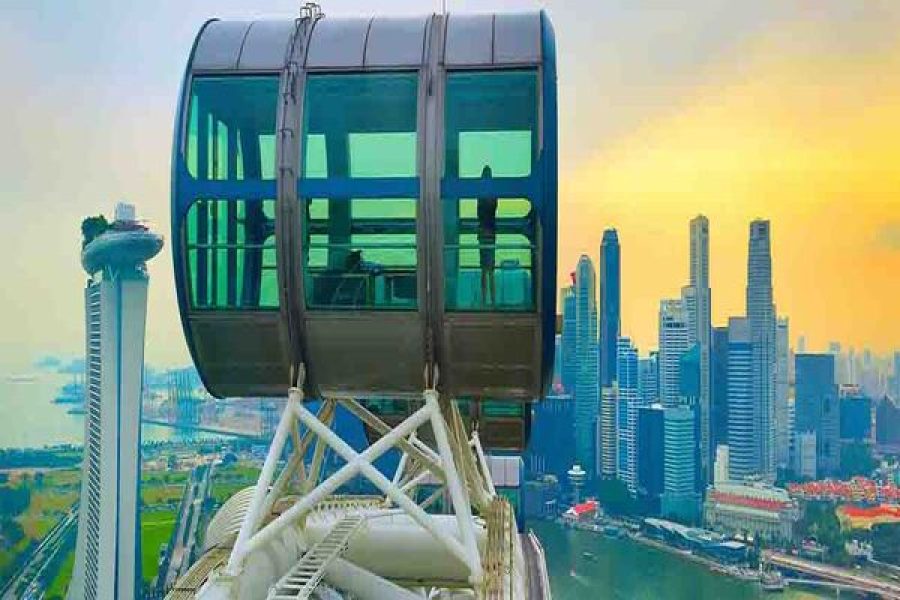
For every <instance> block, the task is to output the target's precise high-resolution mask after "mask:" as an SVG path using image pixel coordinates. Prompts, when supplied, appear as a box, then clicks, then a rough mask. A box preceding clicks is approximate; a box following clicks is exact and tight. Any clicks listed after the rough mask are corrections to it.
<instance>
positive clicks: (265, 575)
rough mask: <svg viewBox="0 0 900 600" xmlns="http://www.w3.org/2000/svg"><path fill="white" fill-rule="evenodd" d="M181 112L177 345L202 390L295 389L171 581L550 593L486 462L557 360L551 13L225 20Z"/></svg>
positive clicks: (374, 595)
mask: <svg viewBox="0 0 900 600" xmlns="http://www.w3.org/2000/svg"><path fill="white" fill-rule="evenodd" d="M177 115H178V116H177V122H176V126H175V140H174V148H173V156H172V238H173V240H174V242H173V256H174V262H175V279H176V283H177V291H178V302H179V309H180V313H181V319H182V325H183V327H184V332H185V336H186V338H187V342H188V347H189V349H190V351H191V354H192V357H193V359H194V362H195V364H196V366H197V369H198V371H199V373H200V376H201V378H202V379H203V382H204V384H205V386H206V388H207V389H208V390H209V391H210V392H211V393H212V394H213V395H215V396H232V397H233V396H246V397H265V396H270V397H271V396H276V397H277V396H281V397H284V396H287V398H288V402H287V405H286V408H285V410H284V412H283V414H282V415H281V419H280V421H279V423H278V426H277V427H276V429H275V432H274V435H273V438H272V441H271V446H270V448H269V452H268V455H267V457H266V460H265V463H264V465H263V468H262V472H261V474H260V476H259V481H258V482H257V484H256V485H255V486H254V487H251V488H247V489H245V490H243V491H241V492H238V493H237V494H235V495H234V496H233V497H232V498H231V499H230V500H228V501H227V502H226V503H225V504H224V505H223V506H222V508H221V509H220V510H219V512H218V513H217V514H216V515H215V516H214V517H213V520H212V522H211V524H210V526H209V529H208V530H207V535H206V540H205V553H204V554H203V556H201V558H200V559H199V560H198V561H197V562H196V563H195V565H194V566H193V567H192V568H191V569H190V571H189V572H188V573H187V574H186V575H185V576H184V577H183V578H182V579H181V580H180V581H178V582H177V583H176V586H175V588H174V589H173V590H172V591H171V592H170V597H171V598H193V597H198V598H214V599H219V598H222V599H224V598H234V599H245V598H246V599H255V598H279V599H287V598H347V597H353V598H361V599H371V600H380V599H388V598H390V599H405V598H409V599H413V598H417V599H421V598H442V599H450V598H503V599H513V598H514V599H516V600H519V599H526V598H547V597H549V586H548V585H547V577H546V568H545V566H544V559H543V554H542V551H541V549H540V545H539V543H538V542H537V539H536V538H535V537H534V536H533V535H523V534H522V533H521V532H519V531H518V527H517V524H516V519H515V517H514V509H513V507H512V506H511V504H510V502H509V501H508V500H507V499H505V498H504V497H503V496H502V495H501V494H499V493H498V491H497V489H496V488H495V486H494V483H493V479H492V476H491V467H490V466H489V465H490V464H492V461H490V460H489V454H488V453H489V452H491V451H494V450H502V451H504V452H507V453H509V452H519V451H521V450H522V449H523V448H524V446H525V444H526V443H527V441H528V435H529V429H530V422H531V404H532V403H533V402H536V401H539V400H541V399H542V398H543V396H544V395H545V393H546V391H547V389H548V387H549V384H550V379H551V372H552V367H553V350H554V348H553V342H554V326H555V312H556V309H555V287H556V221H557V197H556V193H557V192H556V188H557V185H556V178H557V146H556V144H557V132H556V121H557V115H556V64H555V41H554V34H553V29H552V26H551V24H550V21H549V19H548V17H547V15H546V14H545V13H543V12H533V13H515V14H512V13H508V14H483V15H457V14H432V15H425V16H421V17H391V16H376V17H373V18H331V17H329V18H325V16H324V15H323V14H322V13H321V11H320V10H319V8H318V6H316V5H313V4H308V5H305V6H304V7H303V9H302V12H301V14H300V15H299V17H298V18H297V19H292V20H285V21H253V22H230V21H219V20H211V21H209V22H207V23H206V24H205V25H204V26H203V27H202V28H201V30H200V32H199V34H198V36H197V39H196V41H195V43H194V46H193V48H192V50H191V55H190V57H189V59H188V65H187V69H186V72H185V78H184V82H183V86H182V92H181V97H180V107H179V109H178V111H177ZM312 400H315V401H317V405H318V406H319V408H318V409H317V410H316V411H314V410H312V409H311V405H310V404H309V401H312ZM336 410H346V411H349V412H350V413H351V414H352V415H354V416H355V417H356V418H358V419H359V420H360V421H361V422H362V423H363V424H364V426H365V428H366V432H367V437H368V441H369V444H370V445H369V446H368V448H367V449H365V450H363V451H356V450H354V449H353V448H352V447H351V446H350V444H348V443H347V440H345V439H343V438H342V437H341V435H340V434H339V433H338V432H337V431H335V430H334V429H333V428H332V423H333V420H334V415H335V411H336ZM326 452H328V453H332V454H334V455H336V456H338V457H340V459H341V460H342V461H343V462H342V464H341V465H340V466H339V467H338V468H337V469H336V470H335V471H334V472H331V473H327V472H325V469H324V467H323V464H324V462H325V461H324V457H325V454H326ZM386 453H395V454H397V455H399V462H398V466H397V468H396V470H395V471H392V472H390V473H383V472H381V471H379V470H378V469H377V468H376V467H375V466H374V464H373V463H374V461H375V460H376V459H378V458H379V457H381V456H383V455H385V454H386ZM500 462H502V461H500ZM357 478H362V479H364V480H366V481H367V482H368V484H369V486H370V487H371V489H372V490H373V491H374V492H375V493H374V494H373V495H370V496H364V497H363V496H349V495H346V494H345V493H343V491H344V489H345V485H346V484H348V483H349V482H350V481H351V480H354V479H357ZM441 505H443V506H441ZM439 507H440V508H439Z"/></svg>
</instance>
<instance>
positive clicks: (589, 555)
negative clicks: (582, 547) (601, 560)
mask: <svg viewBox="0 0 900 600" xmlns="http://www.w3.org/2000/svg"><path fill="white" fill-rule="evenodd" d="M581 556H582V557H583V558H586V559H588V560H597V557H596V556H595V555H594V553H593V552H582V553H581Z"/></svg>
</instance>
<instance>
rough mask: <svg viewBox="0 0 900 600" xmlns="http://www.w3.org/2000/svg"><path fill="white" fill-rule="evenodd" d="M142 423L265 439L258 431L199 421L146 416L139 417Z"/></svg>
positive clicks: (249, 438) (251, 438)
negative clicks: (169, 419) (186, 421)
mask: <svg viewBox="0 0 900 600" xmlns="http://www.w3.org/2000/svg"><path fill="white" fill-rule="evenodd" d="M141 422H142V423H145V424H149V425H161V426H163V427H171V428H172V429H182V430H185V431H199V432H203V433H214V434H216V435H227V436H229V437H237V438H244V439H248V440H263V439H266V436H265V435H264V434H263V433H262V432H259V431H247V430H243V429H229V428H227V427H217V426H215V425H200V424H199V423H198V424H196V425H192V424H188V423H175V422H172V421H166V420H165V419H152V418H148V417H144V418H143V419H141Z"/></svg>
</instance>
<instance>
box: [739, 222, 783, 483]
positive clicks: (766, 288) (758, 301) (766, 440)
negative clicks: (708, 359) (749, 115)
mask: <svg viewBox="0 0 900 600" xmlns="http://www.w3.org/2000/svg"><path fill="white" fill-rule="evenodd" d="M747 321H748V323H749V326H750V337H751V342H752V347H753V368H752V370H751V393H752V398H753V409H754V422H755V424H754V435H755V440H754V444H755V445H756V446H757V451H756V454H757V455H758V458H759V462H758V464H757V466H756V473H755V474H756V475H759V476H760V477H762V478H763V480H765V481H769V482H774V481H775V305H774V301H773V297H772V250H771V237H770V226H769V222H768V221H762V220H756V221H753V222H752V223H750V244H749V251H748V254H747ZM731 451H732V453H734V448H732V450H731Z"/></svg>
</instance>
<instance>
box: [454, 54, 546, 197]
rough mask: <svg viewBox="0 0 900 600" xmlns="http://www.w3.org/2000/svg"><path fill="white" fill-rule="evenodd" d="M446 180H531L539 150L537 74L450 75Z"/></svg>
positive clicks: (494, 72)
mask: <svg viewBox="0 0 900 600" xmlns="http://www.w3.org/2000/svg"><path fill="white" fill-rule="evenodd" d="M445 106H446V108H445V114H444V131H445V134H444V136H445V140H444V143H445V148H444V175H445V177H449V178H454V177H459V178H468V179H477V178H481V177H482V176H483V171H484V167H486V166H487V167H490V170H491V176H492V177H528V176H529V175H531V171H532V167H533V164H534V161H535V159H536V158H537V149H538V116H537V115H538V77H537V71H535V70H514V71H496V70H495V71H461V72H453V73H448V74H447V89H446V101H445Z"/></svg>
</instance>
